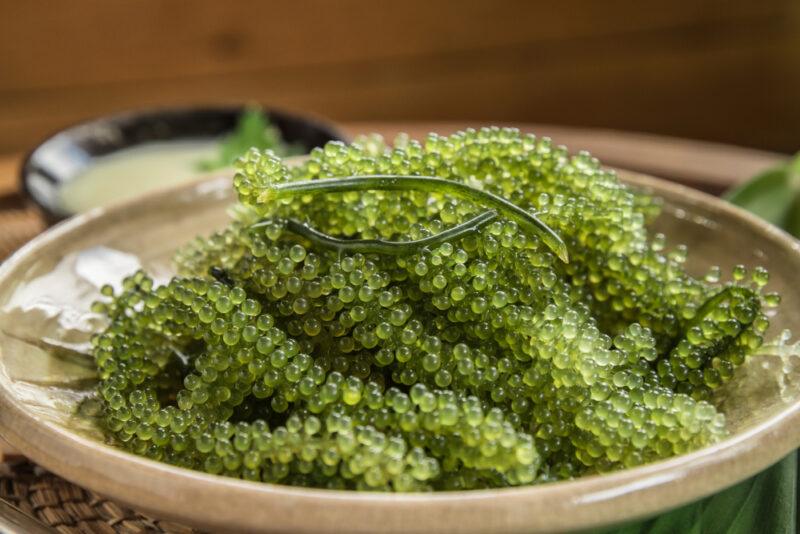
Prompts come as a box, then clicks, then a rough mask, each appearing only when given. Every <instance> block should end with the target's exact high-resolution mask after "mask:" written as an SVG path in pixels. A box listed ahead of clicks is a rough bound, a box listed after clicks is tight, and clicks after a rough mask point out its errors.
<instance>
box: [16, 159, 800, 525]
mask: <svg viewBox="0 0 800 534" xmlns="http://www.w3.org/2000/svg"><path fill="white" fill-rule="evenodd" d="M623 175H624V178H625V180H627V181H628V182H629V183H631V184H632V185H634V186H636V187H640V188H646V189H650V190H652V191H653V192H654V193H655V194H657V195H659V196H661V197H662V198H663V199H664V200H665V206H666V207H665V210H664V213H663V214H662V215H661V216H660V217H659V218H658V220H657V221H656V222H655V223H654V226H653V230H654V231H661V232H664V233H665V234H666V235H667V236H669V242H670V243H671V244H673V245H674V244H678V243H685V244H687V245H688V246H689V250H690V255H689V262H688V264H687V265H688V268H689V270H690V271H691V272H693V273H695V274H698V275H699V274H700V273H703V272H705V271H706V269H707V268H708V267H709V266H710V265H712V264H717V265H720V266H722V267H723V268H728V269H730V267H732V266H733V265H734V264H738V263H744V264H749V265H764V266H766V267H767V268H768V269H769V270H770V272H771V275H772V278H771V281H770V289H772V290H775V291H779V292H780V293H781V294H782V295H783V304H782V305H781V308H780V313H779V315H778V316H777V317H775V318H774V320H773V327H772V332H779V331H780V330H781V329H783V328H788V327H795V328H796V327H798V326H800V286H798V284H797V283H796V279H797V273H798V272H800V246H798V243H797V242H796V241H794V240H793V239H792V238H790V237H789V236H787V235H786V234H785V233H783V232H781V231H780V230H778V229H776V228H774V227H772V226H769V225H767V224H765V223H763V222H761V221H760V220H758V219H757V218H755V217H753V216H751V215H749V214H747V213H745V212H743V211H741V210H739V209H737V208H735V207H732V206H729V205H727V204H725V203H723V202H721V201H720V200H717V199H715V198H713V197H711V196H708V195H705V194H703V193H699V192H696V191H693V190H690V189H687V188H685V187H682V186H678V185H675V184H671V183H668V182H665V181H661V180H658V179H654V178H649V177H646V176H641V175H633V174H627V173H623ZM231 200H232V195H231V191H230V184H229V180H226V179H218V180H214V181H208V182H204V183H202V184H193V185H190V186H184V187H179V188H177V189H175V190H173V191H170V192H161V193H158V194H155V195H151V196H149V197H147V198H142V199H138V200H135V201H132V202H130V203H128V204H127V205H125V206H117V207H115V208H112V209H98V210H95V211H92V212H90V213H86V214H82V215H79V216H77V217H74V218H72V219H70V220H69V221H66V222H64V223H62V224H60V225H58V226H56V227H54V228H52V229H50V230H49V231H47V232H45V233H44V234H42V235H41V236H39V237H37V238H36V239H34V240H33V241H32V242H30V243H29V244H28V245H26V246H25V247H24V248H22V249H21V250H20V251H18V252H17V253H16V254H15V255H14V256H13V257H12V258H11V259H9V260H8V261H6V262H5V263H4V264H3V265H2V266H1V267H0V310H2V312H1V313H0V432H1V433H2V434H3V436H4V437H5V438H7V439H8V440H9V441H10V442H11V443H12V444H13V445H14V446H16V447H17V448H18V449H19V450H21V451H22V452H23V453H24V454H26V455H27V456H29V457H30V458H31V459H32V460H33V461H35V462H37V463H39V464H41V465H43V466H44V467H46V468H47V469H50V470H52V471H53V472H54V473H56V474H58V475H60V476H62V477H64V478H66V479H67V480H70V481H72V482H74V483H76V484H79V485H81V486H84V487H86V488H89V489H91V490H94V491H96V492H98V493H101V494H103V495H106V496H108V497H110V498H113V499H115V500H118V501H120V502H122V503H125V504H128V505H130V506H131V507H134V508H136V509H138V510H143V511H146V512H149V513H151V514H153V515H155V516H158V517H162V518H167V519H173V520H177V521H180V522H183V523H186V524H190V525H193V526H196V527H199V528H201V529H205V530H212V531H220V530H224V531H252V532H256V531H258V532H317V533H319V532H370V533H375V532H459V533H465V532H476V533H478V532H488V531H492V532H534V531H546V532H552V531H572V530H583V529H590V528H599V527H604V526H610V525H617V524H622V523H625V522H627V521H631V520H635V519H639V518H643V517H646V516H651V515H654V514H657V513H660V512H664V511H666V510H668V509H670V508H674V507H677V506H679V505H682V504H685V503H688V502H690V501H693V500H696V499H699V498H702V497H704V496H707V495H709V494H712V493H714V492H717V491H720V490H721V489H723V488H725V487H728V486H730V485H732V484H734V483H736V482H738V481H741V480H743V479H745V478H747V477H750V476H752V475H754V474H755V473H757V472H759V471H761V470H762V469H764V468H766V467H767V466H769V465H771V464H772V463H774V462H776V461H778V460H779V459H781V458H783V457H784V456H785V455H786V454H788V453H789V452H790V451H792V450H793V449H795V448H796V447H797V446H798V445H800V365H797V363H796V361H795V360H796V358H795V359H792V360H791V361H784V360H782V359H781V358H779V357H778V356H766V355H765V356H759V357H758V358H750V359H749V360H748V363H747V364H746V365H745V366H743V367H742V368H740V371H739V372H738V374H737V377H736V379H735V380H734V381H732V382H731V383H730V384H728V386H726V388H727V389H726V395H725V399H726V400H725V401H724V402H723V403H722V409H723V410H724V411H725V412H726V414H727V416H728V419H729V426H730V430H731V435H730V437H729V438H727V439H725V440H724V441H721V442H720V443H717V444H715V445H713V446H710V447H707V448H704V449H701V450H697V451H694V452H692V453H689V454H685V455H683V456H679V457H675V458H672V459H669V460H665V461H661V462H657V463H653V464H650V465H646V466H643V467H638V468H635V469H628V470H624V471H619V472H615V473H611V474H605V475H595V476H587V477H584V478H580V479H577V480H570V481H563V482H555V483H550V484H546V485H538V486H530V487H522V488H513V489H494V490H481V491H470V492H449V493H437V494H404V495H402V494H382V493H356V492H347V491H329V490H319V489H305V488H294V487H285V486H280V485H272V484H260V483H253V482H246V481H241V480H235V479H230V478H224V477H219V476H213V475H208V474H204V473H199V472H194V471H189V470H184V469H181V468H177V467H172V466H170V465H166V464H162V463H158V462H154V461H150V460H147V459H144V458H140V457H137V456H133V455H131V454H128V453H126V452H123V451H120V450H117V449H114V448H112V447H110V446H107V445H104V444H103V443H102V442H101V441H99V439H98V432H97V430H95V429H93V428H92V427H91V426H90V425H87V424H85V423H84V422H83V421H84V420H83V419H81V418H79V417H76V416H75V406H76V404H77V402H78V400H79V399H80V398H81V396H82V395H84V394H85V392H86V391H88V390H89V389H90V387H91V373H90V372H89V371H88V370H87V369H86V368H85V367H82V366H81V365H79V364H77V363H76V362H74V361H71V360H70V359H69V358H65V357H63V355H64V354H65V353H68V350H66V349H69V347H74V346H76V345H80V344H81V343H83V342H85V340H86V339H85V336H86V335H87V334H83V335H78V336H73V337H69V336H67V335H66V334H65V331H64V330H63V328H62V326H63V324H64V322H65V321H66V322H71V323H72V324H73V325H74V326H75V325H77V326H75V328H78V329H81V328H82V329H83V330H85V331H89V330H91V329H92V325H91V324H90V323H91V321H84V320H83V319H82V318H81V314H80V313H77V312H76V311H75V310H80V309H81V308H82V307H84V306H86V303H87V302H89V301H90V300H91V299H92V298H93V297H94V296H96V294H97V288H96V287H95V286H94V285H92V284H90V283H88V282H87V281H86V279H85V278H83V276H85V275H87V273H88V276H89V278H90V279H92V280H94V281H96V282H98V283H101V282H102V281H103V278H104V277H108V276H109V275H116V276H119V274H120V272H119V271H120V269H123V270H124V269H133V268H135V267H136V264H137V262H141V264H142V265H143V266H144V267H145V268H146V269H148V270H150V271H151V272H154V273H156V275H157V276H166V275H168V274H169V272H170V267H169V257H170V255H171V254H172V252H173V249H174V248H175V247H176V246H177V245H178V244H180V243H183V242H185V241H186V240H188V239H190V238H191V237H193V236H195V235H197V234H202V233H207V232H209V231H210V230H212V229H214V228H218V227H220V226H222V225H223V224H225V221H226V219H227V217H226V215H225V207H226V206H227V205H228V204H229V203H230V202H231ZM103 247H105V248H103ZM114 250H116V251H117V252H114ZM87 251H88V252H87ZM119 251H121V252H122V253H127V254H128V255H125V254H122V255H120V252H119ZM137 258H138V259H137ZM65 262H66V265H65ZM70 262H72V263H70ZM57 265H60V267H58V268H56V270H55V271H54V267H56V266H57ZM110 271H114V272H110ZM36 302H39V303H40V305H39V306H38V307H37V306H34V305H33V303H36ZM65 306H66V307H67V308H69V310H70V311H65V312H61V315H60V316H59V315H58V313H59V312H58V310H60V309H63V308H64V307H65ZM54 347H56V349H57V350H54ZM54 354H61V355H60V356H58V357H56V356H55V355H54Z"/></svg>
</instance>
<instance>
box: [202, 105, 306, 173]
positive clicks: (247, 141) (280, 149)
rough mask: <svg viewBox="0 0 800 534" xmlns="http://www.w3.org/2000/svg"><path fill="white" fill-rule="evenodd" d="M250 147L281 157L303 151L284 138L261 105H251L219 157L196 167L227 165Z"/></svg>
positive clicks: (243, 114) (220, 150)
mask: <svg viewBox="0 0 800 534" xmlns="http://www.w3.org/2000/svg"><path fill="white" fill-rule="evenodd" d="M250 148H257V149H259V150H267V149H269V150H273V151H274V152H275V153H276V154H277V155H279V156H290V155H293V154H299V153H302V148H300V147H298V146H296V145H289V144H287V143H285V142H284V141H283V139H281V134H280V131H279V130H278V128H276V127H275V126H274V125H273V124H272V123H271V122H270V121H269V119H268V118H267V116H266V115H265V114H264V112H263V111H262V110H261V108H258V107H251V108H248V109H246V110H245V111H244V112H243V113H242V115H241V116H240V117H239V122H238V124H237V125H236V129H235V130H234V131H233V132H232V133H231V134H230V135H228V136H227V137H226V138H225V139H224V140H223V141H222V143H221V144H220V148H219V154H218V156H217V157H216V158H213V159H208V160H204V161H200V162H198V164H197V168H198V170H200V171H204V172H207V171H213V170H216V169H221V168H224V167H228V166H230V165H232V164H233V162H234V161H236V158H238V157H239V156H241V155H242V154H244V153H245V152H247V150H249V149H250Z"/></svg>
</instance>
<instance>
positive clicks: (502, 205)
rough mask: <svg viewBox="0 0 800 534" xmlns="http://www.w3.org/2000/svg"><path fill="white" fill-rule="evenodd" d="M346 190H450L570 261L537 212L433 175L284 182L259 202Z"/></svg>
mask: <svg viewBox="0 0 800 534" xmlns="http://www.w3.org/2000/svg"><path fill="white" fill-rule="evenodd" d="M347 191H425V192H429V193H442V194H449V195H452V196H454V197H457V198H460V199H463V200H468V201H470V202H473V203H474V204H476V205H478V206H484V207H487V208H492V209H494V210H497V212H498V213H499V214H501V215H503V216H504V217H506V218H507V219H510V220H512V221H514V222H516V223H517V224H518V225H519V226H520V227H521V228H522V229H523V231H526V232H527V233H529V234H534V235H538V236H539V237H540V238H541V240H542V241H543V242H544V244H545V245H547V247H548V248H549V249H550V250H552V251H553V252H554V253H555V254H556V256H558V257H559V258H560V259H561V261H563V262H564V263H567V262H569V254H568V252H567V246H566V244H565V243H564V241H563V240H562V239H561V237H559V235H558V234H557V233H556V232H555V231H554V230H553V229H552V228H550V227H549V226H548V225H547V224H545V223H544V222H542V221H541V220H540V219H539V218H538V217H536V215H535V214H533V213H530V212H528V211H526V210H524V209H522V208H520V207H519V206H517V205H516V204H514V203H512V202H509V201H508V200H506V199H504V198H503V197H500V196H498V195H495V194H493V193H490V192H488V191H482V190H480V189H476V188H474V187H471V186H469V185H467V184H464V183H461V182H456V181H454V180H446V179H444V178H436V177H433V176H405V175H391V174H390V175H383V174H372V175H366V176H347V177H342V178H325V179H319V180H305V181H299V182H281V183H276V184H272V185H271V186H269V188H268V189H266V190H265V191H264V192H262V193H261V195H260V196H259V201H260V202H268V201H270V200H277V199H281V198H287V197H293V196H296V195H320V194H327V193H342V192H347Z"/></svg>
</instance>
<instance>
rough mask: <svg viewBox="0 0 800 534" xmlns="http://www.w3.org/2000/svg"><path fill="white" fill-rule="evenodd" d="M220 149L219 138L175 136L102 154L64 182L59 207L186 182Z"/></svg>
mask: <svg viewBox="0 0 800 534" xmlns="http://www.w3.org/2000/svg"><path fill="white" fill-rule="evenodd" d="M218 150H219V141H217V140H204V139H198V140H175V141H161V142H152V143H146V144H143V145H138V146H134V147H131V148H126V149H123V150H120V151H118V152H115V153H113V154H110V155H108V156H103V157H99V158H97V159H96V160H94V161H93V162H92V164H91V165H90V166H89V167H87V168H86V169H85V170H84V171H83V172H81V173H80V174H79V175H78V176H76V177H75V179H74V180H71V181H69V182H67V183H65V184H64V186H63V187H62V188H61V191H60V195H59V198H58V204H59V207H60V208H61V209H62V210H64V211H65V212H68V213H80V212H83V211H86V210H89V209H92V208H95V207H98V206H105V205H107V204H110V203H113V202H116V201H119V200H123V199H128V198H132V197H135V196H137V195H141V194H142V193H143V192H145V191H151V190H153V189H160V188H163V187H168V186H172V185H176V184H179V183H183V182H186V181H188V180H190V179H192V178H193V177H196V176H197V175H198V174H201V172H202V171H201V170H200V169H199V168H198V164H199V162H201V161H204V160H207V159H210V158H213V157H215V156H216V154H217V152H218Z"/></svg>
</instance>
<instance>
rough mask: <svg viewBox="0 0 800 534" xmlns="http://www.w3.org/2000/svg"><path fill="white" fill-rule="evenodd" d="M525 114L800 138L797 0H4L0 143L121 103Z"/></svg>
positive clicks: (784, 141)
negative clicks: (256, 102)
mask: <svg viewBox="0 0 800 534" xmlns="http://www.w3.org/2000/svg"><path fill="white" fill-rule="evenodd" d="M237 100H259V101H263V102H266V103H269V104H273V105H277V106H283V107H288V108H293V109H298V110H310V111H312V112H315V113H317V114H321V115H325V116H328V117H331V118H334V119H339V120H381V119H403V120H413V119H437V120H446V119H474V120H485V121H488V122H490V121H492V120H498V121H500V120H503V121H537V122H550V123H562V124H570V125H589V126H604V127H613V128H622V129H630V130H639V131H650V132H656V133H665V134H672V135H679V136H687V137H694V138H701V139H710V140H717V141H725V142H732V143H738V144H742V145H750V146H756V147H761V148H769V149H774V150H780V151H787V152H788V151H794V150H797V149H798V148H800V1H799V0H728V1H723V0H670V1H663V2H649V1H641V0H640V1H622V0H549V1H539V0H529V1H510V0H508V1H505V0H504V1H499V0H498V1H489V0H487V1H480V2H479V1H473V0H449V1H448V0H394V1H384V0H369V1H356V0H341V1H333V0H331V1H323V0H284V1H280V2H277V1H231V0H137V1H132V0H131V1H122V0H117V1H111V0H72V1H56V0H22V1H18V0H0V152H10V151H18V150H21V149H24V148H25V147H28V146H30V145H31V143H33V142H34V141H35V140H36V139H38V138H40V137H41V136H43V135H45V134H47V133H49V132H50V131H52V130H53V129H55V128H58V127H59V126H61V125H64V124H67V123H70V122H72V121H76V120H78V119H80V118H83V117H88V116H92V115H97V114H101V113H106V112H109V111H113V110H118V109H120V108H130V107H137V106H146V105H153V104H170V103H193V102H217V101H237Z"/></svg>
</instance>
